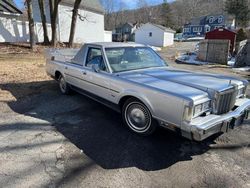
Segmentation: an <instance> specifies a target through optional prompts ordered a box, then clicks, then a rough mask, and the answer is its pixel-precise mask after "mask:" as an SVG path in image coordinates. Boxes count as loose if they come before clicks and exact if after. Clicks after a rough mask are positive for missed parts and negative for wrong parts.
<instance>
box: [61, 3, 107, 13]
mask: <svg viewBox="0 0 250 188" xmlns="http://www.w3.org/2000/svg"><path fill="white" fill-rule="evenodd" d="M61 4H65V5H69V6H72V7H73V6H74V4H75V0H62V1H61ZM80 8H82V9H86V10H90V11H95V12H98V13H102V14H104V9H103V7H102V5H101V3H100V1H99V0H82V1H81V4H80Z"/></svg>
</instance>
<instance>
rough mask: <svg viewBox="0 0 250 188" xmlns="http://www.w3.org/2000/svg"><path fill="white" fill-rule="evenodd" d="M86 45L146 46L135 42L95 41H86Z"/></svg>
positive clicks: (113, 46)
mask: <svg viewBox="0 0 250 188" xmlns="http://www.w3.org/2000/svg"><path fill="white" fill-rule="evenodd" d="M85 44H86V45H97V46H102V47H104V48H117V47H145V45H143V44H137V43H134V42H93V43H85Z"/></svg>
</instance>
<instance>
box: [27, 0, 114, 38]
mask: <svg viewBox="0 0 250 188" xmlns="http://www.w3.org/2000/svg"><path fill="white" fill-rule="evenodd" d="M32 2H33V15H34V21H35V22H36V23H41V16H40V9H39V5H38V0H33V1H32ZM44 3H45V15H46V19H47V22H48V23H50V7H49V0H44ZM74 3H75V0H62V1H61V3H60V4H59V7H58V27H57V28H58V40H59V41H60V42H68V40H69V35H70V27H71V18H72V10H73V7H74ZM111 37H112V34H111V33H110V32H105V31H104V9H103V7H102V6H101V3H100V2H99V0H82V1H81V4H80V8H79V10H78V18H77V23H76V30H75V38H74V42H76V43H84V42H85V43H86V42H103V41H111ZM40 40H42V38H41V39H40Z"/></svg>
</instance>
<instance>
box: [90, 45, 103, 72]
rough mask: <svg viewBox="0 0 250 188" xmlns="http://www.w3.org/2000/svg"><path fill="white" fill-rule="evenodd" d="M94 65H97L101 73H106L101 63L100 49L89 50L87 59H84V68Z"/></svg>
mask: <svg viewBox="0 0 250 188" xmlns="http://www.w3.org/2000/svg"><path fill="white" fill-rule="evenodd" d="M94 64H97V65H98V66H99V68H100V70H102V71H106V66H105V63H104V61H103V57H102V51H101V49H100V48H89V49H88V54H87V59H86V66H87V67H92V66H93V65H94Z"/></svg>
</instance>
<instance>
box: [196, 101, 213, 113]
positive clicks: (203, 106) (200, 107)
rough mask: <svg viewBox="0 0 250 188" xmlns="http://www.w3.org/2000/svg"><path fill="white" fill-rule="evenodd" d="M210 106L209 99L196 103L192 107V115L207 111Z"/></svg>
mask: <svg viewBox="0 0 250 188" xmlns="http://www.w3.org/2000/svg"><path fill="white" fill-rule="evenodd" d="M210 107H211V101H207V102H204V103H201V104H198V105H196V106H195V107H194V113H193V115H194V116H196V115H200V114H201V113H203V112H206V111H208V110H209V109H210Z"/></svg>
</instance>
